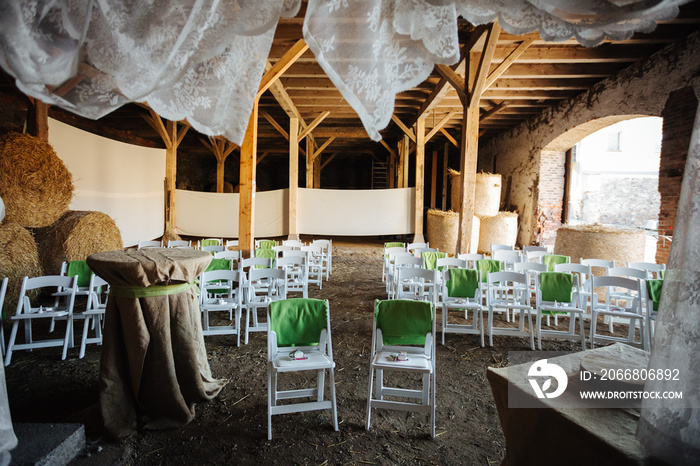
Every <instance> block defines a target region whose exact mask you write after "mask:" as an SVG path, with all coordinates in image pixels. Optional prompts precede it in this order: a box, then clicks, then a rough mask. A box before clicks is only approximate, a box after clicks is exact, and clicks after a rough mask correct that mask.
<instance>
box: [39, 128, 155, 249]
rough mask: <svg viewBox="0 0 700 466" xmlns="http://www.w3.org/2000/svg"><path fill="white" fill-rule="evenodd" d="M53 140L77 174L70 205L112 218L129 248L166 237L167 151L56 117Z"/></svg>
mask: <svg viewBox="0 0 700 466" xmlns="http://www.w3.org/2000/svg"><path fill="white" fill-rule="evenodd" d="M49 142H50V143H51V145H52V146H53V148H54V150H55V151H56V154H57V155H58V156H59V158H61V160H63V163H65V164H66V167H67V168H68V170H69V171H70V172H71V173H72V174H73V184H74V185H75V193H74V196H73V200H72V201H71V203H70V206H69V207H68V208H69V209H71V210H97V211H100V212H104V213H105V214H107V215H109V216H110V217H112V219H113V220H114V222H115V223H116V224H117V227H119V230H121V234H122V241H123V242H124V246H125V247H127V246H133V245H135V244H137V243H138V242H139V241H140V240H147V239H153V238H159V237H161V236H162V235H163V225H164V222H165V219H164V209H165V207H164V206H165V200H164V199H165V198H164V196H165V194H164V189H163V179H164V178H165V149H152V148H148V147H140V146H135V145H131V144H125V143H123V142H117V141H113V140H111V139H106V138H103V137H100V136H96V135H94V134H91V133H88V132H86V131H82V130H79V129H77V128H74V127H72V126H69V125H66V124H65V123H61V122H60V121H56V120H52V119H50V120H49Z"/></svg>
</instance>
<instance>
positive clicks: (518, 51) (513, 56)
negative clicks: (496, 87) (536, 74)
mask: <svg viewBox="0 0 700 466" xmlns="http://www.w3.org/2000/svg"><path fill="white" fill-rule="evenodd" d="M533 42H535V40H534V39H526V40H524V41H522V42H521V43H520V45H518V46H517V47H516V48H515V50H513V51H512V52H511V53H510V54H509V55H508V56H507V57H506V59H505V60H503V61H502V62H501V64H500V65H498V67H497V68H496V69H495V70H493V71H492V72H491V73H490V74H489V75H488V77H487V78H486V81H485V82H484V90H486V89H488V88H489V87H491V85H492V84H493V83H494V82H496V80H497V79H498V78H499V77H500V76H501V75H502V74H503V73H505V72H506V70H507V69H508V68H510V65H512V64H513V63H514V62H515V60H517V59H518V57H520V55H522V54H523V53H524V52H525V51H526V50H527V49H528V47H530V46H531V45H532V43H533Z"/></svg>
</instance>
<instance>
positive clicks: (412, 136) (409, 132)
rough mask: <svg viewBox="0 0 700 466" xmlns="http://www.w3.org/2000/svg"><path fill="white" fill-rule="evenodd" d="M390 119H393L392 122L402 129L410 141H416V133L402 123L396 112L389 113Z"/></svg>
mask: <svg viewBox="0 0 700 466" xmlns="http://www.w3.org/2000/svg"><path fill="white" fill-rule="evenodd" d="M391 121H393V122H394V123H396V125H397V126H398V127H399V128H401V131H403V133H404V134H405V135H406V136H408V138H409V139H410V140H411V141H413V142H416V135H415V134H414V133H413V130H411V129H409V128H408V126H406V125H405V124H403V121H401V120H400V119H399V117H397V116H396V114H393V115H391Z"/></svg>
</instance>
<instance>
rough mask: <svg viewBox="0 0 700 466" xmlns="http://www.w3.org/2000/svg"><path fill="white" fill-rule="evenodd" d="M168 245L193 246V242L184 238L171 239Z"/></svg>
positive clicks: (170, 246) (175, 246) (174, 246)
mask: <svg viewBox="0 0 700 466" xmlns="http://www.w3.org/2000/svg"><path fill="white" fill-rule="evenodd" d="M168 247H169V248H182V247H188V248H189V247H192V244H191V242H190V241H184V240H170V241H168Z"/></svg>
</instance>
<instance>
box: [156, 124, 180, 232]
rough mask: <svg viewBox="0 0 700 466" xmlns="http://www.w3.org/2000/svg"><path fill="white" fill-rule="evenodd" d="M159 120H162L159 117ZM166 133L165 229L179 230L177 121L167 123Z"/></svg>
mask: <svg viewBox="0 0 700 466" xmlns="http://www.w3.org/2000/svg"><path fill="white" fill-rule="evenodd" d="M158 121H159V122H161V125H162V121H161V119H160V117H158ZM165 126H166V128H165V134H166V137H167V138H166V137H164V138H163V140H164V142H165V231H166V232H167V231H172V232H175V233H176V232H177V230H176V227H177V222H176V221H175V179H176V176H177V144H176V143H175V141H177V122H175V121H169V120H168V122H167V123H166V125H165Z"/></svg>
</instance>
